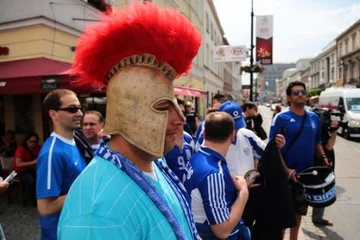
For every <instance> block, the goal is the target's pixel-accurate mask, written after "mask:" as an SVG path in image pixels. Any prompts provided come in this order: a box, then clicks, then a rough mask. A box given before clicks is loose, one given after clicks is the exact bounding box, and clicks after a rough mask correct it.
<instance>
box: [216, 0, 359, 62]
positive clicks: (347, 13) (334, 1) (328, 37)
mask: <svg viewBox="0 0 360 240" xmlns="http://www.w3.org/2000/svg"><path fill="white" fill-rule="evenodd" d="M213 2H214V4H215V8H216V11H217V14H218V16H219V18H220V22H221V24H222V27H223V29H224V32H225V37H226V38H227V39H228V41H229V43H230V45H246V46H248V47H250V21H251V17H250V13H251V0H213ZM253 2H254V14H255V17H254V36H255V26H256V22H255V21H256V16H257V15H273V16H274V36H273V62H274V63H290V62H296V61H297V60H298V59H300V58H312V57H315V56H316V55H318V54H319V53H320V52H321V50H322V49H323V48H324V47H326V46H327V45H328V44H329V43H330V42H331V41H332V40H334V39H335V38H336V37H337V36H338V35H339V34H341V33H342V32H343V31H344V30H346V29H347V28H348V27H350V26H351V25H352V24H354V23H355V22H356V21H357V20H359V19H360V0H253ZM254 45H255V40H254Z"/></svg>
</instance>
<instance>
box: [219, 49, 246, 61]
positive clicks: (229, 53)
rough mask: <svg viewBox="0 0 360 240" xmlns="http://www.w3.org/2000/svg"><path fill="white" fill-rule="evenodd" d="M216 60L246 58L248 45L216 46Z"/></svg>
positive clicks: (240, 59)
mask: <svg viewBox="0 0 360 240" xmlns="http://www.w3.org/2000/svg"><path fill="white" fill-rule="evenodd" d="M214 52H215V54H214V62H239V61H245V60H246V52H247V47H246V46H217V47H215V48H214Z"/></svg>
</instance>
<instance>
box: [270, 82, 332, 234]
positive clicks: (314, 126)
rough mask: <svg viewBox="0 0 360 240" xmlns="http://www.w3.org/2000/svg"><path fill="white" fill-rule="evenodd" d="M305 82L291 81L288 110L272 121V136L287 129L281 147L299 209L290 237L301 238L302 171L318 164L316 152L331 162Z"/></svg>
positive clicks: (304, 210)
mask: <svg viewBox="0 0 360 240" xmlns="http://www.w3.org/2000/svg"><path fill="white" fill-rule="evenodd" d="M306 94H307V92H306V87H305V84H304V83H302V82H299V81H296V82H291V83H290V84H289V85H288V87H287V89H286V95H287V100H288V103H289V104H290V106H289V109H288V110H287V111H283V112H281V113H279V114H277V115H276V116H275V117H274V119H273V122H272V125H271V129H270V136H269V138H270V139H272V138H274V137H275V136H276V134H278V133H279V132H283V135H284V136H285V138H286V144H285V146H284V147H283V148H282V149H281V153H282V155H283V159H284V164H283V165H284V168H285V171H286V173H287V175H288V179H289V180H290V186H291V192H292V193H291V194H292V196H291V197H292V199H293V203H294V207H295V213H296V223H297V225H296V227H293V228H291V230H290V240H297V238H298V233H299V227H300V223H301V216H302V215H306V213H307V207H308V206H307V203H306V202H305V200H304V199H303V198H302V195H301V194H300V193H299V191H298V184H297V183H298V175H297V173H300V172H301V171H303V170H304V169H307V168H309V167H312V166H313V165H314V154H316V155H317V156H319V157H320V156H321V158H322V159H323V161H324V164H325V165H328V159H327V158H326V155H325V152H324V149H323V147H322V145H321V137H320V127H319V124H320V122H319V121H320V120H319V117H318V116H317V115H316V114H315V113H313V112H310V111H306V110H305V104H306V101H307V96H306Z"/></svg>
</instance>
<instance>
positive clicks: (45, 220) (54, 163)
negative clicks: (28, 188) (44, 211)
mask: <svg viewBox="0 0 360 240" xmlns="http://www.w3.org/2000/svg"><path fill="white" fill-rule="evenodd" d="M85 167H86V161H85V159H84V157H83V156H82V155H81V154H80V151H79V149H78V148H77V147H76V144H75V141H74V140H68V139H65V138H63V137H61V136H60V135H58V134H56V133H52V134H51V136H50V137H49V138H48V139H47V140H46V141H45V143H44V144H43V146H42V148H41V150H40V153H39V156H38V160H37V164H36V172H37V180H36V197H37V198H38V199H40V198H49V197H58V196H61V195H65V194H67V193H68V191H69V189H70V186H71V184H72V183H73V182H74V180H75V179H76V178H77V176H78V175H79V174H80V173H81V172H82V171H83V170H84V168H85ZM59 216H60V212H59V213H55V214H52V215H50V216H47V217H42V216H40V225H41V239H42V240H48V239H57V238H56V229H57V224H58V220H59Z"/></svg>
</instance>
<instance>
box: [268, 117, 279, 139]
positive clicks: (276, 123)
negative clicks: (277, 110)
mask: <svg viewBox="0 0 360 240" xmlns="http://www.w3.org/2000/svg"><path fill="white" fill-rule="evenodd" d="M281 122H282V121H281V114H277V115H276V116H275V117H274V118H273V120H272V122H271V128H270V134H269V141H271V139H273V138H274V137H275V136H276V135H277V134H279V132H280V129H281V127H282V126H281V124H282V123H281Z"/></svg>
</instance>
